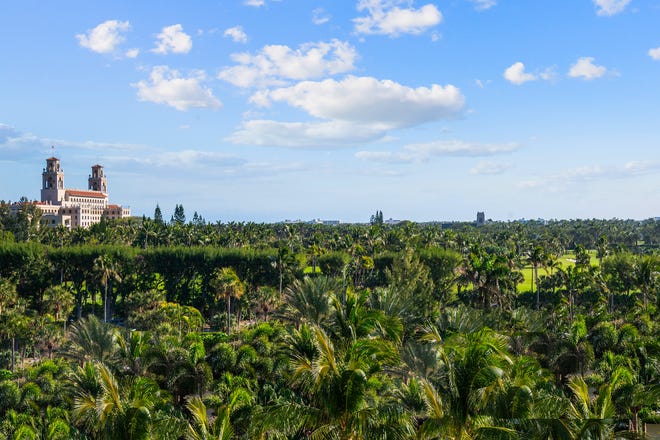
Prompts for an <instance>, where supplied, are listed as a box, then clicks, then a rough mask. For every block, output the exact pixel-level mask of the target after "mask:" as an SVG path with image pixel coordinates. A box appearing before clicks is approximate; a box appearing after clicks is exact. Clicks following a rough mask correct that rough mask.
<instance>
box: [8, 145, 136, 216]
mask: <svg viewBox="0 0 660 440" xmlns="http://www.w3.org/2000/svg"><path fill="white" fill-rule="evenodd" d="M41 175H42V185H41V201H40V202H35V203H34V205H35V206H36V207H38V208H39V209H41V211H42V213H43V216H42V224H45V225H47V226H49V227H57V226H64V227H66V228H68V229H72V228H78V227H83V228H86V227H89V226H90V225H93V224H94V223H98V222H100V221H101V219H102V218H105V219H109V220H112V219H118V218H125V217H130V215H131V209H130V208H129V207H125V206H121V205H110V204H109V203H108V182H107V180H106V176H105V174H103V167H102V166H101V165H94V166H92V173H91V174H90V175H89V178H88V179H87V190H79V189H67V188H65V187H64V171H63V170H62V168H61V166H60V160H59V159H58V158H56V157H49V158H48V159H46V168H44V170H43V173H42V174H41ZM17 205H18V206H17ZM12 208H13V209H12V210H14V209H15V210H16V211H18V209H20V205H19V204H15V205H13V206H12Z"/></svg>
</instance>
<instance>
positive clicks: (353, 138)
mask: <svg viewBox="0 0 660 440" xmlns="http://www.w3.org/2000/svg"><path fill="white" fill-rule="evenodd" d="M382 135H383V131H382V130H380V129H378V128H376V127H370V126H368V125H363V124H356V123H352V122H349V121H325V122H279V121H270V120H260V119H259V120H250V121H246V122H244V123H243V124H242V125H241V127H240V128H239V129H238V130H236V131H235V132H234V133H233V134H232V135H231V136H228V137H227V138H225V140H226V141H228V142H232V143H235V144H247V145H259V146H280V147H289V148H321V149H328V148H338V147H348V146H353V145H357V144H359V143H363V142H369V141H373V140H376V139H378V138H380V137H382Z"/></svg>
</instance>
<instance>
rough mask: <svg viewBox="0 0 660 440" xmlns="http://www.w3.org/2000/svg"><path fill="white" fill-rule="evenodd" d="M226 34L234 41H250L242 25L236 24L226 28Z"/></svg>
mask: <svg viewBox="0 0 660 440" xmlns="http://www.w3.org/2000/svg"><path fill="white" fill-rule="evenodd" d="M224 36H225V37H229V38H231V39H232V40H234V43H247V41H248V37H247V34H246V33H245V32H244V31H243V27H241V26H234V27H231V28H229V29H227V30H225V33H224Z"/></svg>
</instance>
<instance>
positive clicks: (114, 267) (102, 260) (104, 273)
mask: <svg viewBox="0 0 660 440" xmlns="http://www.w3.org/2000/svg"><path fill="white" fill-rule="evenodd" d="M94 270H95V271H96V273H97V274H98V277H99V281H100V282H101V285H102V286H103V322H108V287H110V289H112V282H113V281H117V282H121V275H120V274H119V264H118V263H117V261H116V260H114V259H113V258H112V257H109V256H107V255H101V256H99V257H97V258H96V259H95V260H94Z"/></svg>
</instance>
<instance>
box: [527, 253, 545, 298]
mask: <svg viewBox="0 0 660 440" xmlns="http://www.w3.org/2000/svg"><path fill="white" fill-rule="evenodd" d="M546 259H547V257H546V255H545V250H544V249H543V246H540V245H538V246H534V248H533V249H532V250H531V252H530V253H529V255H528V256H527V260H528V261H529V262H530V263H531V265H532V270H533V272H534V273H533V278H532V292H533V291H534V283H536V309H537V310H538V309H539V307H540V305H541V300H540V295H541V293H540V291H541V289H540V287H539V265H541V264H542V263H543V262H544V261H545V260H546Z"/></svg>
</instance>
